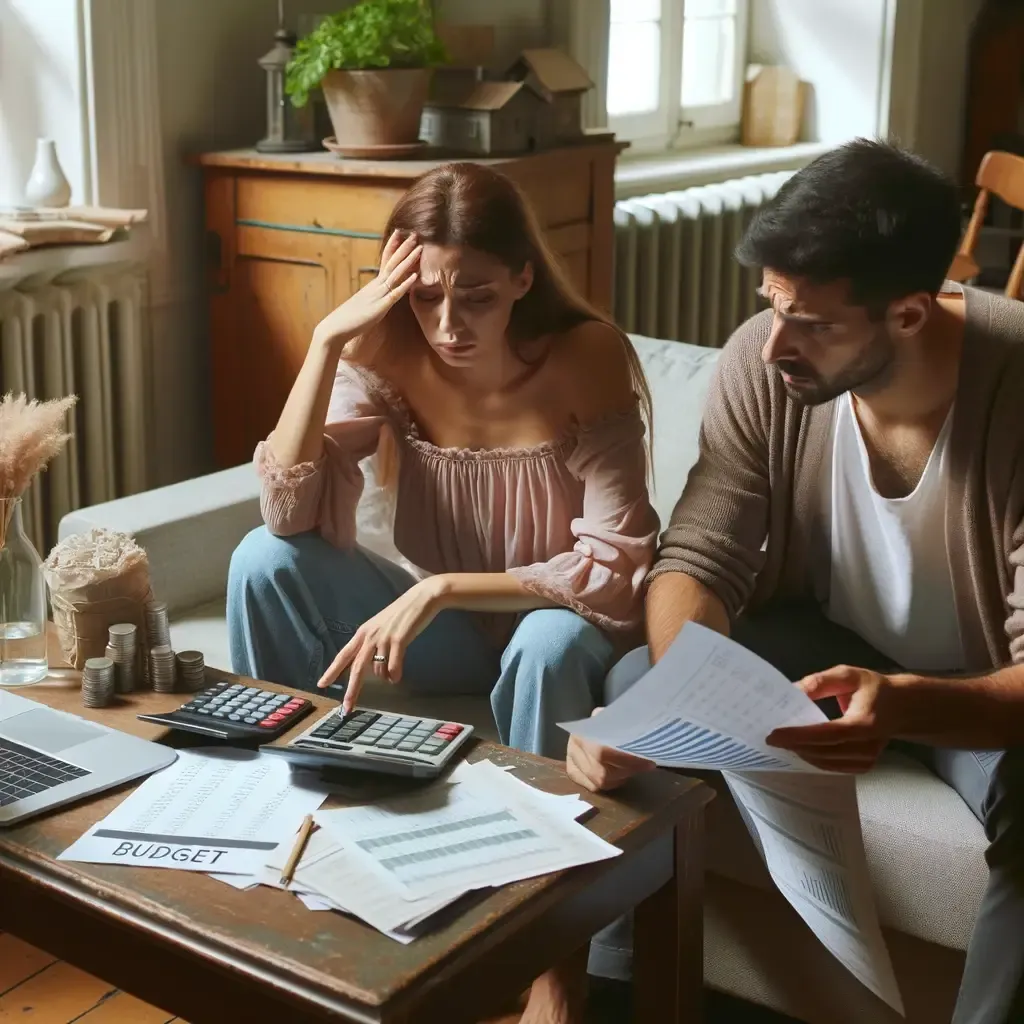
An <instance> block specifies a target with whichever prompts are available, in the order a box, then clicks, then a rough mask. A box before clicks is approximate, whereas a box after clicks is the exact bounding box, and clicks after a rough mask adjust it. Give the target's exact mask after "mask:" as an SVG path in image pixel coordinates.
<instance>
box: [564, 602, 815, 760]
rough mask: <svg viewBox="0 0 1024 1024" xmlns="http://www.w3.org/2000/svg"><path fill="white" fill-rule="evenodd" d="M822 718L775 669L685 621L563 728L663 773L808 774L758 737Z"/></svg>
mask: <svg viewBox="0 0 1024 1024" xmlns="http://www.w3.org/2000/svg"><path fill="white" fill-rule="evenodd" d="M824 721H825V716H824V715H823V714H822V713H821V711H820V710H819V708H818V707H817V706H816V705H815V704H814V702H813V701H811V700H810V699H809V698H808V697H807V696H806V695H805V694H804V693H802V692H801V691H800V690H798V689H797V688H796V687H795V686H793V685H792V684H791V683H790V682H789V680H788V679H786V677H785V676H783V675H782V673H781V672H779V671H777V670H776V669H774V668H773V667H772V666H771V665H769V664H768V663H767V662H765V661H763V660H762V659H761V658H759V657H758V656H757V655H756V654H753V653H752V652H751V651H748V650H747V649H746V648H744V647H741V646H740V645H739V644H737V643H735V642H734V641H732V640H729V639H728V638H727V637H724V636H722V635H721V634H719V633H715V632H714V631H713V630H710V629H706V628H705V627H704V626H698V625H697V624H696V623H693V622H688V623H687V624H686V625H685V626H684V627H683V629H682V631H681V632H680V634H679V636H678V637H676V640H675V642H674V643H673V644H672V646H671V647H670V648H669V649H668V651H666V652H665V656H664V657H663V658H662V659H661V661H659V662H658V663H657V664H656V665H655V666H654V667H653V668H652V669H651V670H650V671H649V672H648V673H647V674H646V675H645V676H644V677H643V678H642V679H640V680H639V681H638V682H637V683H636V684H635V685H634V686H632V687H631V688H630V689H629V690H627V691H626V692H625V693H624V694H623V695H622V696H621V697H619V698H618V700H616V701H615V702H614V703H613V704H611V705H610V706H609V707H608V708H606V709H605V710H604V711H602V712H601V714H599V715H595V716H594V717H593V718H588V719H584V720H581V721H578V722H564V723H562V726H563V728H566V729H568V730H569V731H570V732H572V733H575V734H576V735H577V736H585V737H587V738H588V739H593V740H597V741H598V742H599V743H603V744H605V745H606V746H610V747H618V748H619V749H620V750H625V751H628V752H629V753H631V754H637V755H638V756H640V757H646V758H648V759H650V760H651V761H656V762H657V763H658V764H660V765H662V766H664V767H666V768H715V769H718V770H720V771H721V770H726V769H731V770H734V771H744V770H746V771H750V770H756V771H801V772H809V771H815V769H813V768H811V766H810V765H809V764H807V762H806V761H803V760H801V759H800V758H799V757H797V756H796V754H791V753H789V752H788V751H786V750H779V749H777V748H774V747H769V746H768V745H767V744H766V743H765V741H764V740H765V737H766V736H767V735H768V733H770V732H771V731H772V729H774V728H776V727H777V726H782V725H812V724H814V723H815V722H824Z"/></svg>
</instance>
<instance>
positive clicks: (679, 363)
mask: <svg viewBox="0 0 1024 1024" xmlns="http://www.w3.org/2000/svg"><path fill="white" fill-rule="evenodd" d="M630 340H631V341H632V342H633V347H634V348H635V349H636V351H637V354H638V355H639V356H640V362H641V363H643V367H644V372H645V373H646V374H647V380H648V383H649V384H650V386H651V397H652V399H653V401H654V480H653V488H652V503H653V505H654V508H655V510H656V511H657V513H658V516H659V518H660V519H661V524H662V527H664V526H666V525H667V524H668V520H669V517H670V516H671V514H672V509H673V508H674V507H675V504H676V502H677V501H678V500H679V495H680V494H681V493H682V490H683V484H685V483H686V477H687V474H688V473H689V472H690V467H691V466H692V465H693V464H694V462H695V461H696V459H697V435H698V433H699V431H700V421H701V414H702V412H703V409H704V396H705V395H706V394H707V390H708V384H709V383H710V381H711V375H712V373H713V372H714V369H715V365H716V364H717V363H718V357H719V356H720V355H721V349H717V348H701V347H699V346H697V345H688V344H686V343H685V342H681V341H662V340H661V339H659V338H646V337H644V336H643V335H639V334H631V335H630Z"/></svg>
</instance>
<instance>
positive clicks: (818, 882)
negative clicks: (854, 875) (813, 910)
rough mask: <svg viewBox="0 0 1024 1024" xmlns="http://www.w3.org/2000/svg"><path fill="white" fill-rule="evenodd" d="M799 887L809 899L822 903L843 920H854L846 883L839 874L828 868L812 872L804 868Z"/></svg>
mask: <svg viewBox="0 0 1024 1024" xmlns="http://www.w3.org/2000/svg"><path fill="white" fill-rule="evenodd" d="M800 888H801V889H803V891H804V892H805V893H806V894H807V895H808V896H810V897H811V899H815V900H817V901H818V902H819V903H821V904H824V905H825V906H826V907H828V908H829V909H830V910H833V911H835V913H837V914H840V915H841V916H842V917H843V918H844V919H845V920H847V921H853V920H856V918H855V917H854V914H853V906H852V904H851V902H850V897H849V895H848V894H847V891H846V883H845V882H844V881H843V878H842V876H841V875H839V874H836V873H835V872H833V871H828V870H822V871H817V872H812V871H808V870H806V869H805V870H803V871H801V872H800Z"/></svg>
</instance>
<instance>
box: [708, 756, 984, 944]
mask: <svg viewBox="0 0 1024 1024" xmlns="http://www.w3.org/2000/svg"><path fill="white" fill-rule="evenodd" d="M709 781H711V784H712V785H714V787H715V789H716V790H717V791H718V794H719V799H717V800H715V801H713V802H712V803H711V805H710V806H709V808H708V819H707V821H708V843H709V850H708V864H710V865H712V867H711V870H712V871H714V872H715V873H716V874H719V875H723V876H725V877H727V878H731V879H733V880H734V881H737V882H742V883H744V884H746V885H752V886H756V887H757V888H760V889H773V888H774V886H773V884H772V881H771V879H770V877H769V875H768V871H767V869H766V868H765V867H764V864H763V863H762V861H761V859H760V857H759V856H758V854H757V851H756V849H755V848H754V844H753V843H752V842H751V840H750V837H749V835H748V834H747V830H746V828H745V826H744V825H743V821H742V819H741V818H740V816H739V813H738V811H737V810H736V805H735V804H734V803H733V800H732V797H731V796H730V794H729V792H728V790H727V789H726V787H725V785H724V783H723V782H722V778H721V776H718V777H717V778H714V779H711V780H709ZM857 800H858V804H859V806H860V820H861V829H862V831H863V833H864V848H865V850H866V851H867V858H868V870H869V872H870V874H871V880H872V883H873V885H874V890H875V896H876V902H877V906H878V914H879V917H880V918H881V921H882V923H883V924H884V925H888V926H890V927H892V928H898V929H899V930H900V931H903V932H906V933H908V934H909V935H914V936H916V937H917V938H921V939H925V940H927V941H929V942H934V943H937V944H938V945H942V946H950V947H952V948H954V949H961V950H964V949H966V948H967V940H968V937H969V936H970V932H971V928H972V927H973V925H974V918H975V916H976V915H977V912H978V905H979V904H980V902H981V896H982V893H983V891H984V889H985V884H986V881H987V877H988V869H987V867H986V865H985V859H984V853H985V847H986V845H987V842H986V839H985V833H984V830H983V829H982V827H981V824H980V823H979V821H978V819H977V818H975V817H974V815H973V814H972V813H971V810H970V809H969V808H968V806H967V805H966V804H965V803H964V802H963V801H962V800H961V799H960V797H959V796H958V795H957V793H956V792H955V791H954V790H952V789H951V788H950V787H949V786H947V785H946V784H945V783H944V782H942V781H941V780H940V779H938V778H936V776H934V775H933V774H932V773H931V772H930V771H928V769H927V768H925V767H924V766H923V765H921V764H919V763H918V762H917V761H914V760H913V759H912V758H910V757H907V756H906V755H904V754H898V753H895V752H893V753H887V754H885V756H884V757H883V758H882V760H881V762H880V763H879V765H878V767H877V768H876V769H875V770H874V771H872V772H869V773H868V774H866V775H862V776H859V777H858V778H857Z"/></svg>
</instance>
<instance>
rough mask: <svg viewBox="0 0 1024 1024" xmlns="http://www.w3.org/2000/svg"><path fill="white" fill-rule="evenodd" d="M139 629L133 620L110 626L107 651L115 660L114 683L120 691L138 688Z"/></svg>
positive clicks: (126, 691)
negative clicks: (137, 636) (137, 638)
mask: <svg viewBox="0 0 1024 1024" xmlns="http://www.w3.org/2000/svg"><path fill="white" fill-rule="evenodd" d="M136 633H137V630H136V628H135V623H133V622H119V623H118V624H117V625H114V626H111V627H110V637H109V641H108V646H107V651H108V652H110V651H111V649H113V651H112V653H111V657H112V659H113V662H114V685H115V686H116V688H117V692H118V693H131V692H132V690H134V689H135V688H136V684H137V673H136V671H135V667H136V664H137V662H138V654H137V649H136V645H135V638H136Z"/></svg>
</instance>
